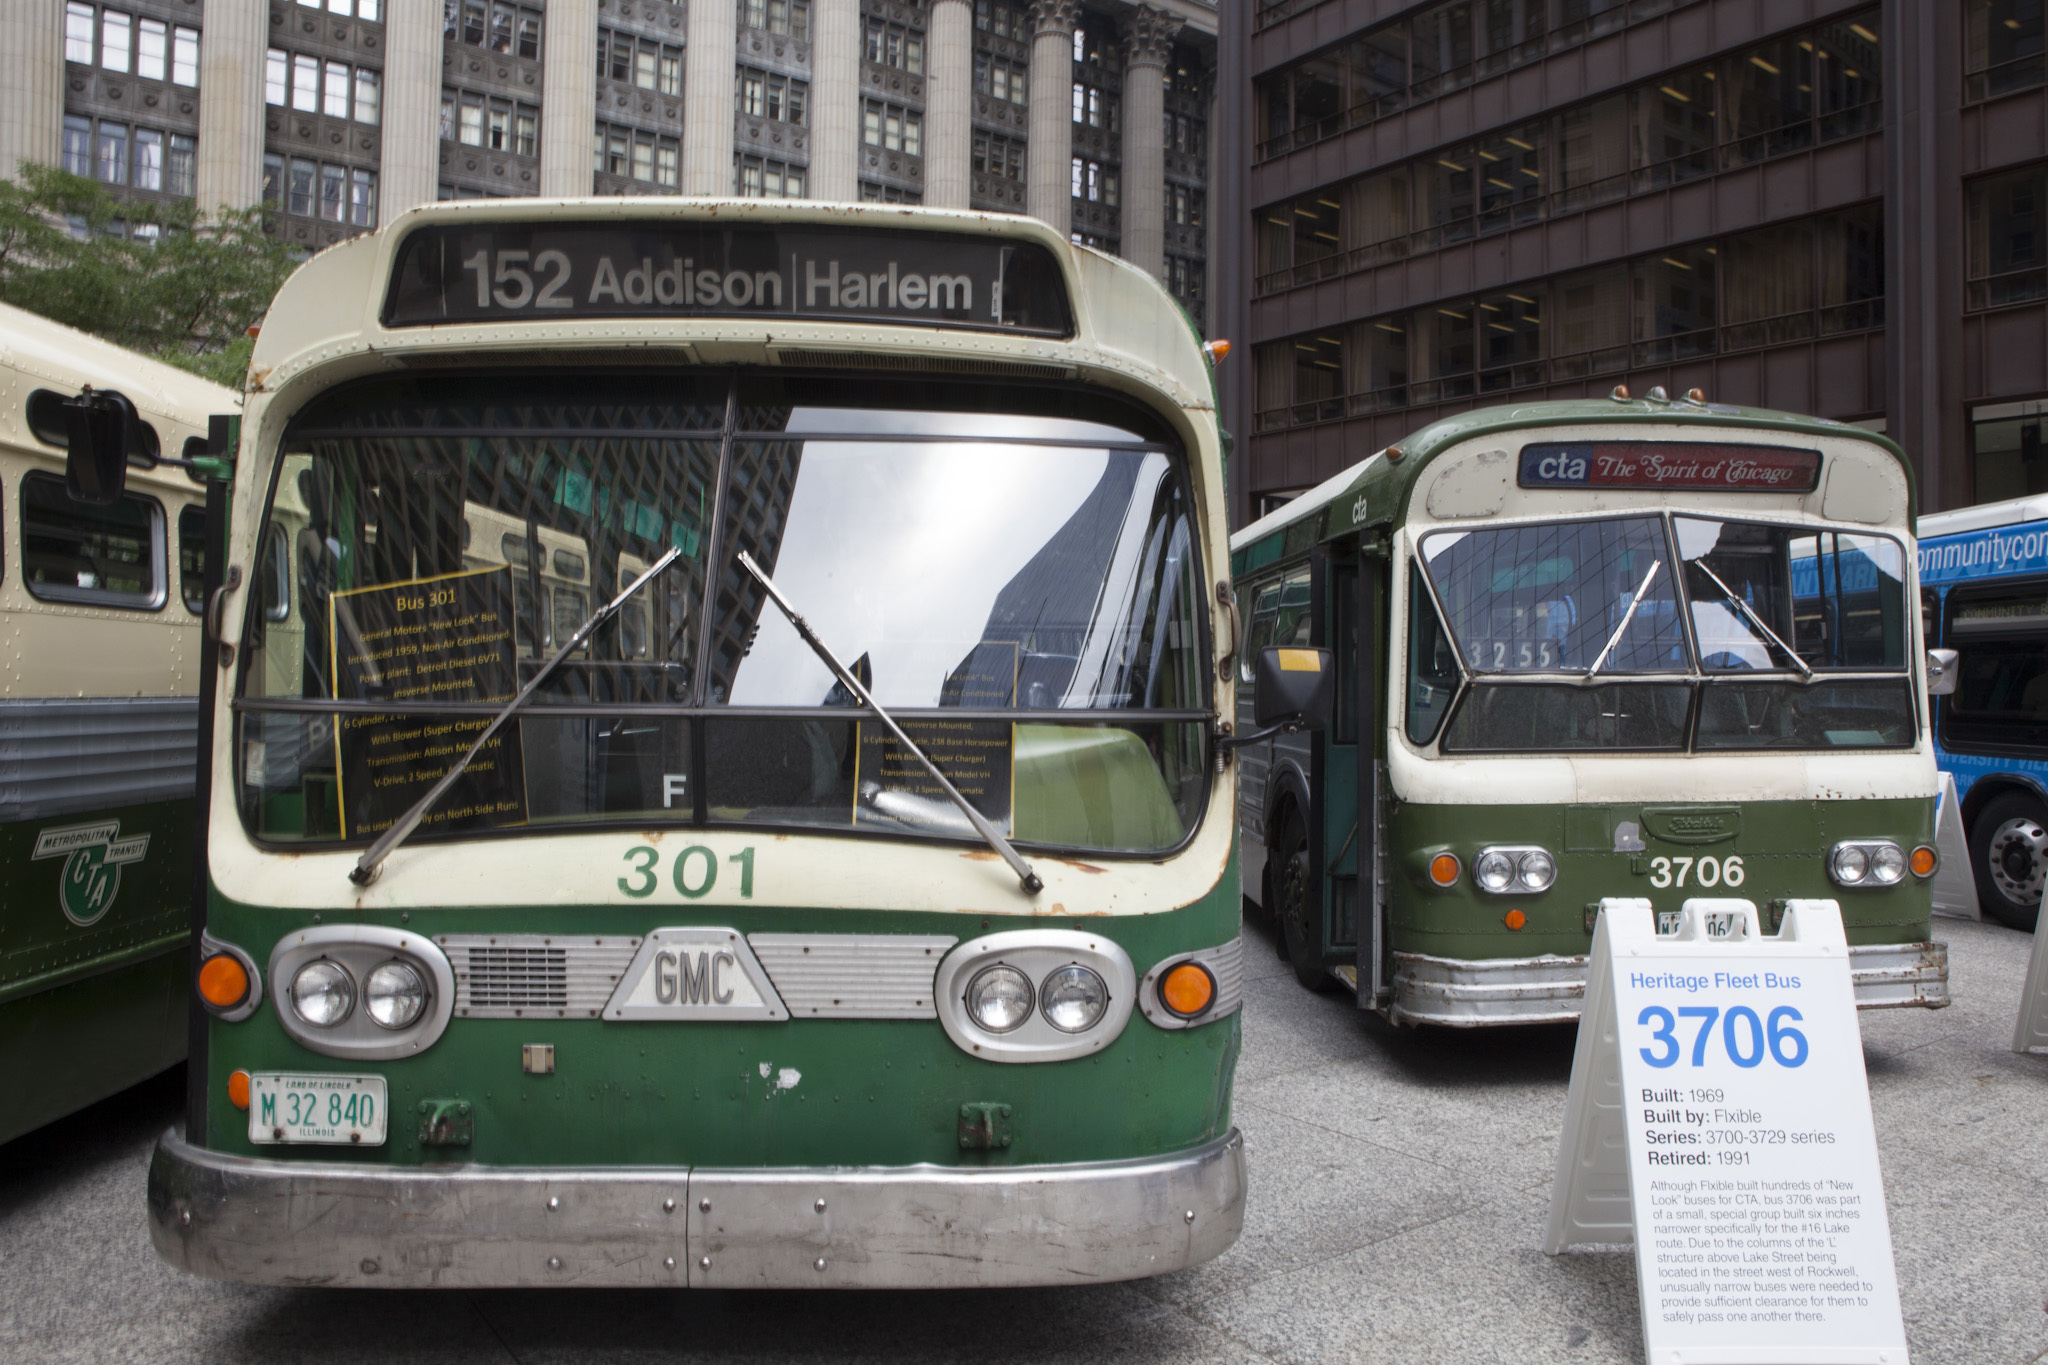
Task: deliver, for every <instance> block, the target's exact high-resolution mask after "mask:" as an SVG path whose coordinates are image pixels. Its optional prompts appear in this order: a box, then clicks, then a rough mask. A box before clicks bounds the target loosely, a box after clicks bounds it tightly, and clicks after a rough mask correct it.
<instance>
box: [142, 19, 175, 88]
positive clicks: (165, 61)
mask: <svg viewBox="0 0 2048 1365" xmlns="http://www.w3.org/2000/svg"><path fill="white" fill-rule="evenodd" d="M170 60H171V30H170V26H169V25H168V24H166V23H164V21H163V20H161V19H140V20H137V21H136V24H135V74H136V75H138V76H141V77H142V78H143V79H144V80H152V81H160V80H162V79H163V78H164V74H165V72H166V71H168V70H169V68H170Z"/></svg>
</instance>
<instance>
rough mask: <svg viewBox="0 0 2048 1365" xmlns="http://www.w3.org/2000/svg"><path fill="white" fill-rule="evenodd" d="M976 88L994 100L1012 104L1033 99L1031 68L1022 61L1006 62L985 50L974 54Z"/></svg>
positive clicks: (1026, 102)
mask: <svg viewBox="0 0 2048 1365" xmlns="http://www.w3.org/2000/svg"><path fill="white" fill-rule="evenodd" d="M974 88H975V89H976V90H978V91H980V92H981V93H982V94H984V95H987V96H988V97H989V98H990V99H994V100H1007V101H1008V102H1009V103H1011V104H1028V103H1030V101H1031V72H1030V68H1029V67H1027V66H1025V65H1024V64H1023V63H1021V62H1006V61H1004V60H1003V59H1002V58H1001V57H991V56H989V55H988V54H987V53H985V52H977V53H975V54H974Z"/></svg>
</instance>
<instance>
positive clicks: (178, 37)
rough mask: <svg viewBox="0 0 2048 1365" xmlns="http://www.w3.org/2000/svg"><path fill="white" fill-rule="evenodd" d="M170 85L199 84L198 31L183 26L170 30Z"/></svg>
mask: <svg viewBox="0 0 2048 1365" xmlns="http://www.w3.org/2000/svg"><path fill="white" fill-rule="evenodd" d="M171 83H172V84H173V85H197V84H199V30H198V29H196V28H186V27H184V26H183V25H180V26H178V27H177V28H174V29H172V30H171Z"/></svg>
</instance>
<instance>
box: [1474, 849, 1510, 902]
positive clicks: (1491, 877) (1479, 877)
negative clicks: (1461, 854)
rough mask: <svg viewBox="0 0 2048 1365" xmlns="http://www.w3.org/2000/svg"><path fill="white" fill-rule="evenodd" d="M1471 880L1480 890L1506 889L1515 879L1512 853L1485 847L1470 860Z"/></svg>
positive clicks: (1497, 890) (1496, 890) (1495, 890)
mask: <svg viewBox="0 0 2048 1365" xmlns="http://www.w3.org/2000/svg"><path fill="white" fill-rule="evenodd" d="M1472 880H1473V881H1474V882H1475V883H1477V884H1478V887H1479V889H1480V890H1481V891H1492V892H1496V893H1497V892H1501V891H1505V890H1507V889H1508V887H1509V886H1511V885H1513V884H1514V880H1515V858H1514V855H1513V854H1511V853H1508V852H1507V851H1505V850H1503V849H1498V848H1489V849H1487V850H1486V851H1485V852H1483V853H1481V854H1480V855H1479V856H1478V857H1477V858H1476V859H1474V860H1473V862H1472Z"/></svg>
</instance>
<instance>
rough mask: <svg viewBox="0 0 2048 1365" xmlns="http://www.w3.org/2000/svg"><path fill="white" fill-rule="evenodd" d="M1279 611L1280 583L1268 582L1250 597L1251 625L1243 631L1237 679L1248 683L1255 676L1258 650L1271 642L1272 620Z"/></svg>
mask: <svg viewBox="0 0 2048 1365" xmlns="http://www.w3.org/2000/svg"><path fill="white" fill-rule="evenodd" d="M1279 611H1280V585H1279V584H1278V583H1268V584H1267V585H1266V586H1265V587H1263V588H1260V589H1259V595H1258V596H1257V597H1255V598H1253V599H1252V626H1251V629H1250V630H1248V631H1246V632H1245V636H1244V650H1243V652H1242V653H1241V654H1240V655H1239V657H1238V661H1237V679H1238V681H1239V682H1242V683H1249V682H1251V681H1252V679H1253V678H1254V677H1256V676H1257V674H1256V673H1255V671H1254V670H1255V669H1256V668H1257V667H1258V659H1259V651H1260V650H1262V649H1264V648H1265V647H1266V646H1267V645H1270V644H1272V643H1273V625H1274V620H1275V618H1276V617H1277V615H1278V614H1279Z"/></svg>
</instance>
